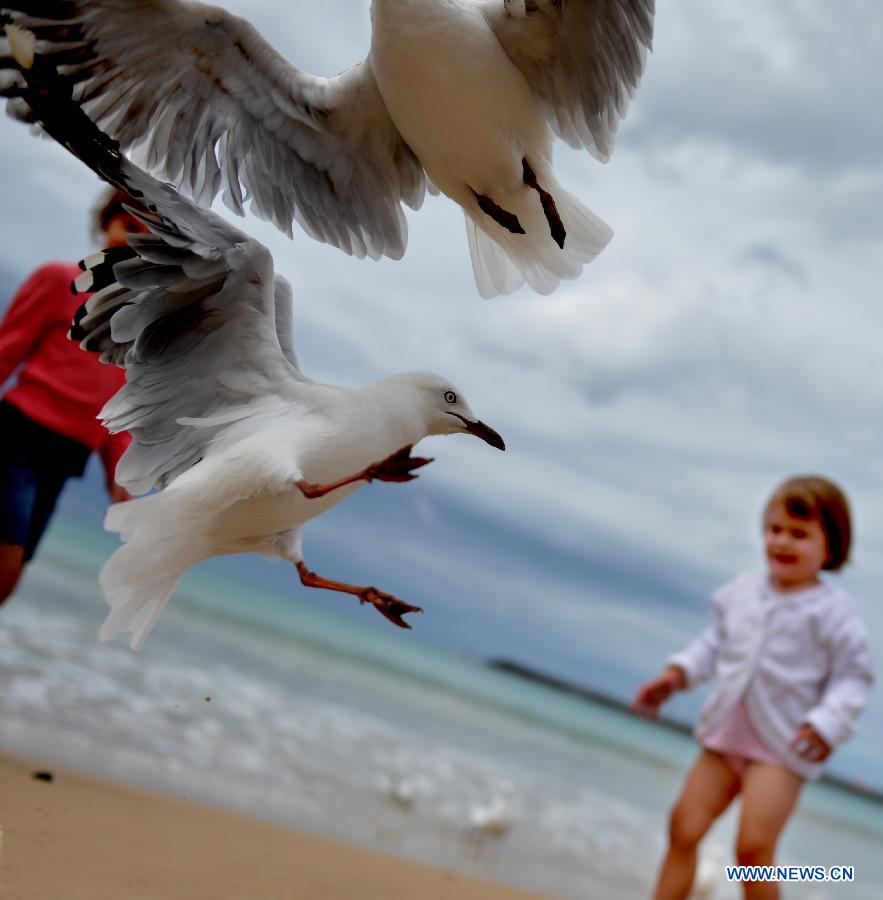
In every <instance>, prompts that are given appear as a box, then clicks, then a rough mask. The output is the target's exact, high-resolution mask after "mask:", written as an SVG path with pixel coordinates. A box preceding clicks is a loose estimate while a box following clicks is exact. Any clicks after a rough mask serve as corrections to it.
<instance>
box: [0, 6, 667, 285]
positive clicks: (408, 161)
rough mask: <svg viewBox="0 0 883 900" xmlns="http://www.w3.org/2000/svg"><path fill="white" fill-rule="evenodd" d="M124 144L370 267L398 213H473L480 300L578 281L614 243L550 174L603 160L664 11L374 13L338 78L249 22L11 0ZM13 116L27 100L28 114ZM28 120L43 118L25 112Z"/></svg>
mask: <svg viewBox="0 0 883 900" xmlns="http://www.w3.org/2000/svg"><path fill="white" fill-rule="evenodd" d="M3 9H4V10H5V11H6V15H7V16H8V17H9V18H11V19H12V20H14V21H15V22H17V23H18V24H19V25H21V26H22V27H25V28H28V29H30V30H31V31H32V32H33V33H34V34H35V35H36V36H37V38H38V48H39V52H40V53H42V54H46V55H47V56H48V58H50V59H52V60H53V61H54V62H55V63H56V64H57V66H58V69H59V71H60V72H61V74H62V77H63V78H64V80H65V81H67V82H68V84H69V85H70V86H71V89H72V91H73V97H74V99H75V100H77V101H78V102H79V103H81V104H82V106H83V108H84V109H85V111H86V112H87V113H88V114H89V115H90V116H91V118H92V119H93V120H94V121H95V122H96V123H97V124H98V125H99V126H100V127H101V128H102V129H104V131H105V132H106V133H107V134H109V135H110V136H111V137H113V138H115V139H116V140H118V141H119V143H120V145H121V146H122V148H123V149H124V150H134V149H136V148H137V149H139V150H141V151H142V154H143V155H142V156H141V157H138V158H139V159H143V160H144V162H145V165H146V167H147V168H148V169H149V170H150V171H152V172H154V173H155V174H158V175H160V176H161V177H163V178H165V179H168V180H170V181H172V182H174V183H175V184H178V185H179V186H181V187H182V188H183V189H184V190H186V191H187V192H188V193H189V195H190V196H192V197H194V198H195V199H196V200H197V202H198V203H200V204H202V205H207V204H208V203H209V202H210V201H211V199H212V198H213V197H215V196H216V195H217V194H218V193H221V194H222V196H223V199H224V202H225V203H226V204H227V206H228V207H229V208H230V209H232V210H233V211H234V212H236V213H239V214H242V213H243V209H244V206H245V203H246V202H247V201H248V200H249V198H250V201H251V209H252V211H253V212H255V213H256V214H257V215H259V216H262V217H263V218H266V219H269V220H270V221H271V222H273V223H274V224H275V225H276V226H277V227H278V228H280V229H282V230H283V231H285V232H287V233H288V234H289V235H291V231H292V223H293V222H294V221H296V222H298V223H299V225H300V226H301V227H302V228H303V229H304V230H305V231H306V232H307V233H308V234H309V235H311V236H312V237H314V238H316V239H317V240H320V241H326V242H327V243H329V244H333V245H334V246H336V247H339V248H340V249H341V250H344V251H345V252H346V253H349V254H354V255H356V256H359V257H364V256H370V257H372V258H375V259H376V258H379V257H380V256H384V255H385V256H390V257H392V258H394V259H398V258H400V257H401V256H402V254H403V253H404V250H405V244H406V240H407V226H406V223H405V217H404V214H403V211H402V203H405V204H407V205H408V206H410V207H411V208H413V209H418V208H419V207H420V206H421V204H422V203H423V199H424V194H425V191H426V189H427V186H429V188H430V189H434V188H437V189H438V190H440V191H441V192H442V193H444V194H446V195H447V196H448V197H450V198H451V199H452V200H454V201H455V202H456V203H458V204H459V205H460V206H461V207H462V208H463V210H464V212H465V215H466V232H467V237H468V244H469V249H470V253H471V257H472V266H473V270H474V273H475V279H476V284H477V286H478V290H479V292H480V293H481V294H482V296H485V297H490V296H494V295H496V294H500V293H509V292H511V291H513V290H515V289H516V288H517V287H519V286H520V285H522V284H523V283H524V282H525V281H527V283H528V284H529V285H530V286H531V287H532V288H533V289H534V290H535V291H538V292H539V293H541V294H547V293H549V292H551V291H552V290H554V289H555V287H556V286H557V285H558V284H559V281H560V280H561V279H562V278H565V279H568V278H575V277H576V276H577V275H579V273H580V271H581V270H582V266H583V263H585V262H587V261H589V260H591V259H593V258H594V257H595V256H597V254H598V253H599V252H600V251H601V250H602V249H603V248H604V246H605V245H606V244H607V242H608V241H609V240H610V238H611V236H612V231H611V230H610V228H609V227H608V226H607V225H606V224H605V223H604V222H603V221H602V220H601V219H599V218H598V217H597V216H596V215H594V214H593V213H592V212H590V211H589V210H588V209H587V208H586V207H585V206H584V205H583V204H582V203H581V202H580V201H579V200H577V199H576V197H574V196H573V195H572V194H570V193H568V192H567V191H566V190H565V189H564V188H563V187H562V186H561V185H560V184H559V183H558V181H557V180H556V178H555V174H554V171H553V168H552V149H553V143H554V137H555V135H557V136H558V137H559V138H561V139H563V140H564V141H566V142H567V143H568V144H570V145H571V146H572V147H575V148H581V147H582V148H585V149H587V150H589V152H591V153H592V154H593V155H594V156H596V157H597V158H598V159H599V160H601V161H602V162H606V161H607V159H608V158H609V156H610V153H611V151H612V149H613V143H614V137H615V133H616V129H617V126H618V123H619V121H620V119H621V118H622V116H623V115H624V114H625V111H626V108H627V106H628V102H629V100H630V98H631V96H632V95H633V94H634V91H635V90H636V88H637V85H638V82H639V81H640V78H641V75H642V73H643V68H644V60H645V56H646V51H647V49H648V48H649V47H650V44H651V40H652V33H653V12H654V0H374V2H373V3H372V5H371V22H372V35H371V48H370V51H369V53H368V56H367V58H366V59H365V60H364V61H362V62H361V63H358V64H357V65H355V66H353V67H352V68H350V69H347V70H346V71H344V72H342V73H341V74H339V75H337V76H335V77H332V78H321V77H316V76H313V75H309V74H307V73H306V72H302V71H301V70H300V69H297V68H295V67H294V66H292V65H291V64H290V63H288V62H287V61H286V60H285V59H283V58H282V57H281V56H280V55H279V54H278V53H277V52H276V51H275V50H274V49H273V48H272V46H270V44H269V43H267V41H265V40H264V38H263V37H262V36H261V35H260V34H259V33H258V32H257V31H256V30H255V29H254V28H253V27H252V26H251V25H250V24H249V23H248V22H246V21H245V20H243V19H240V18H237V17H236V16H233V15H230V14H229V13H227V12H226V11H224V10H222V9H219V8H218V7H214V6H206V5H203V4H201V3H195V2H184V0H6V2H5V4H4V6H3ZM15 109H16V106H15V105H14V106H13V111H15ZM17 111H18V113H19V114H22V115H25V116H26V115H27V113H26V111H25V110H24V109H23V107H22V106H21V105H17Z"/></svg>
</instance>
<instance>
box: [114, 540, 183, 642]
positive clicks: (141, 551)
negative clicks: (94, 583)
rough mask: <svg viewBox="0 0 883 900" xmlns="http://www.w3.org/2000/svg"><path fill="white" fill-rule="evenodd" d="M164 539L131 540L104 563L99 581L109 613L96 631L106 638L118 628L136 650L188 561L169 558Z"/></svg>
mask: <svg viewBox="0 0 883 900" xmlns="http://www.w3.org/2000/svg"><path fill="white" fill-rule="evenodd" d="M163 544H168V542H167V541H151V542H150V543H145V542H142V541H133V542H132V543H129V544H126V545H125V546H123V547H120V548H119V550H117V551H116V552H115V553H114V554H113V556H111V558H110V559H109V560H108V561H107V562H106V563H105V565H104V568H102V570H101V574H100V576H99V581H100V583H101V589H102V591H103V592H104V596H105V599H106V600H107V603H108V605H109V606H110V612H109V613H108V615H107V618H106V619H105V620H104V624H103V625H102V626H101V630H100V631H99V632H98V636H99V638H101V640H103V641H106V640H108V639H109V638H111V637H113V636H114V635H115V634H117V633H118V632H120V631H128V632H131V634H132V640H131V642H130V646H131V647H132V649H133V650H137V649H139V648H140V647H141V645H142V644H143V643H144V640H145V638H146V637H147V635H148V634H150V632H151V631H152V629H153V626H154V625H155V624H156V620H157V619H158V618H159V615H160V613H161V612H162V611H163V610H164V609H165V606H166V604H167V603H168V602H169V598H170V597H171V596H172V591H173V590H174V589H175V585H176V584H177V583H178V581H179V579H180V578H181V576H182V575H183V574H184V572H185V571H186V570H187V569H188V568H189V567H190V562H189V561H188V562H187V563H186V564H181V562H180V561H179V560H174V559H173V558H171V559H170V557H171V553H170V552H169V551H170V550H171V549H173V548H170V547H168V546H165V547H163Z"/></svg>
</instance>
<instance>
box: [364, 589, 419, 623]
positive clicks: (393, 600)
mask: <svg viewBox="0 0 883 900" xmlns="http://www.w3.org/2000/svg"><path fill="white" fill-rule="evenodd" d="M359 602H360V603H371V604H372V605H373V606H374V608H375V609H376V610H377V611H378V612H379V613H380V614H381V615H382V616H386V618H387V619H389V621H390V622H392V623H393V625H398V626H399V628H408V629H410V627H411V626H410V625H409V624H408V623H407V622H406V621H405V620H404V619H403V618H402V616H403V615H405V614H406V613H418V612H423V610H422V609H421V608H420V607H419V606H411V604H410V603H405V601H404V600H399V598H398V597H393V595H392V594H387V593H386V592H385V591H380V590H378V589H377V588H373V587H369V588H365V590H363V591H361V592H360V593H359Z"/></svg>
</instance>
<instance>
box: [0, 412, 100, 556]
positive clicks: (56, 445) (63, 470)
mask: <svg viewBox="0 0 883 900" xmlns="http://www.w3.org/2000/svg"><path fill="white" fill-rule="evenodd" d="M90 452H91V450H90V449H89V447H86V446H85V445H83V444H80V443H78V442H77V441H73V440H71V439H70V438H66V437H64V436H63V435H60V434H57V433H56V432H54V431H52V430H51V429H49V428H46V427H45V426H43V425H40V424H39V423H37V422H34V421H33V420H32V419H29V418H28V417H27V416H26V415H25V414H24V413H22V412H20V411H19V410H18V409H17V408H16V407H14V406H12V405H11V404H9V403H0V543H2V544H16V545H20V546H22V547H24V558H25V561H27V560H30V559H31V557H33V555H34V553H35V552H36V549H37V545H38V544H39V543H40V538H41V537H42V536H43V532H44V531H45V530H46V526H47V525H48V524H49V520H50V518H51V517H52V512H53V510H54V509H55V504H56V502H57V500H58V497H59V494H61V490H62V488H63V487H64V483H65V482H66V481H67V479H68V478H71V477H78V476H80V475H82V474H83V471H84V470H85V468H86V461H87V460H88V458H89V454H90Z"/></svg>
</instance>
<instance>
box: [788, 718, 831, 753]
mask: <svg viewBox="0 0 883 900" xmlns="http://www.w3.org/2000/svg"><path fill="white" fill-rule="evenodd" d="M791 749H792V750H795V751H796V752H797V755H798V756H802V757H803V758H804V759H808V760H810V761H811V762H824V761H825V760H826V759H827V758H828V757H829V756H830V755H831V747H830V746H829V745H828V743H827V741H825V739H824V738H823V737H822V736H821V735H820V734H819V733H818V732H817V731H816V730H815V729H814V728H813V727H812V725H809V724H804V725H801V726H800V728H799V729H798V730H797V734H795V735H794V738H793V739H792V741H791Z"/></svg>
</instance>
